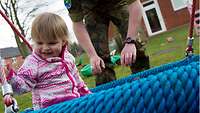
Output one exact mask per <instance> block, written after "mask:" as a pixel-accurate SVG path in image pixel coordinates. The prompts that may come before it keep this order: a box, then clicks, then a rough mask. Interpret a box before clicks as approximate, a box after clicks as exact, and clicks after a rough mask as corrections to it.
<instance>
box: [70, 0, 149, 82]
mask: <svg viewBox="0 0 200 113" xmlns="http://www.w3.org/2000/svg"><path fill="white" fill-rule="evenodd" d="M71 2H72V4H71V5H72V7H71V8H70V9H69V14H70V17H71V19H72V21H73V25H74V31H75V34H76V36H77V39H78V41H79V43H80V44H81V46H82V47H83V48H84V49H85V50H86V52H87V53H88V55H89V57H90V61H91V64H92V67H93V70H94V71H95V72H96V73H97V74H96V85H100V84H103V83H106V82H110V81H112V80H115V79H116V76H115V71H114V70H113V67H112V66H111V65H110V64H111V59H110V54H109V53H110V52H109V47H108V27H109V22H110V21H112V22H113V23H114V24H115V25H116V26H117V28H118V31H119V33H120V34H121V37H122V38H123V39H124V40H125V39H126V37H131V38H132V39H133V40H136V39H137V37H138V36H137V34H138V27H139V26H140V23H141V17H142V16H141V15H142V14H141V7H140V4H139V1H136V0H72V1H71ZM89 38H90V39H91V41H92V44H93V45H94V47H95V50H96V52H97V54H98V56H100V57H101V58H99V57H98V56H97V54H96V52H95V50H94V48H93V46H92V44H91V41H90V40H89ZM136 48H137V51H136ZM136 53H137V60H136ZM102 59H103V61H104V62H103V61H102ZM135 60H136V61H135ZM104 63H105V64H104ZM102 64H103V65H102ZM121 64H122V65H127V66H128V65H130V64H131V70H132V72H133V73H136V72H138V71H142V70H145V69H148V68H149V58H148V56H146V55H145V52H144V49H143V45H142V44H141V42H139V41H136V44H133V43H131V44H125V45H124V48H123V49H122V52H121ZM101 66H103V67H105V68H104V69H102V68H101ZM98 72H101V73H98Z"/></svg>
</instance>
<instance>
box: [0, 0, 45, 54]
mask: <svg viewBox="0 0 200 113" xmlns="http://www.w3.org/2000/svg"><path fill="white" fill-rule="evenodd" d="M22 2H23V4H24V6H23V5H22ZM31 2H32V0H26V1H24V0H3V1H2V0H0V8H1V9H2V10H3V11H4V13H5V15H6V16H7V17H8V18H9V19H10V20H11V21H12V23H13V24H14V25H15V27H16V28H17V29H18V30H19V32H20V33H21V34H22V35H23V36H24V37H26V35H27V33H28V30H29V27H28V26H27V24H28V23H29V22H30V20H31V18H33V17H34V12H36V11H37V10H38V9H39V8H40V7H42V6H45V5H46V2H44V3H42V4H36V5H35V6H34V7H27V5H26V4H31ZM19 6H20V7H19ZM20 14H21V15H23V16H21V18H20V16H19V15H20ZM14 37H15V40H16V43H17V46H18V48H19V51H20V53H21V55H22V56H23V57H26V56H27V55H28V54H29V53H30V51H29V49H28V47H27V45H26V44H25V43H24V42H23V41H22V40H21V39H20V38H19V37H18V36H17V34H16V33H14Z"/></svg>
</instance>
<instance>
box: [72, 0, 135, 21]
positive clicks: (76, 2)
mask: <svg viewBox="0 0 200 113" xmlns="http://www.w3.org/2000/svg"><path fill="white" fill-rule="evenodd" d="M134 1H135V0H72V1H71V2H72V6H71V8H70V9H69V13H70V17H71V19H72V21H74V22H79V21H82V20H83V18H84V16H86V15H88V14H89V13H90V12H91V11H93V12H94V11H95V12H97V13H103V12H105V11H109V10H116V9H119V8H122V7H123V6H126V5H128V4H131V3H132V2H134Z"/></svg>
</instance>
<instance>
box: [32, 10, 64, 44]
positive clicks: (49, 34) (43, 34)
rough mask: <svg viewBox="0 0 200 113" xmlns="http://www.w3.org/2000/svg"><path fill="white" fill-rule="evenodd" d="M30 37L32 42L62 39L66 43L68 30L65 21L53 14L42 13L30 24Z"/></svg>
mask: <svg viewBox="0 0 200 113" xmlns="http://www.w3.org/2000/svg"><path fill="white" fill-rule="evenodd" d="M31 37H32V39H33V40H38V39H39V40H41V39H42V40H55V39H62V40H64V41H66V43H68V41H67V40H68V29H67V25H66V23H65V21H64V20H63V19H62V18H61V17H60V16H58V15H56V14H53V13H48V12H46V13H42V14H40V15H38V16H37V17H36V18H35V20H34V21H33V23H32V28H31Z"/></svg>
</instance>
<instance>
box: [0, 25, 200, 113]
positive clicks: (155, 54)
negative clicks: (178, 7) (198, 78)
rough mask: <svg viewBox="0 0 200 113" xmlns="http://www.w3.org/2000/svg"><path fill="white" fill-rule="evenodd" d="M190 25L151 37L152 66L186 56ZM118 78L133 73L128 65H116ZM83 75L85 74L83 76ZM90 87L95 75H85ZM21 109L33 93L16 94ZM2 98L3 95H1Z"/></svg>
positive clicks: (28, 104)
mask: <svg viewBox="0 0 200 113" xmlns="http://www.w3.org/2000/svg"><path fill="white" fill-rule="evenodd" d="M187 32H188V25H184V26H181V27H179V28H176V29H174V30H172V31H169V32H165V33H163V34H160V35H157V36H153V37H150V38H149V42H148V45H147V54H148V55H149V56H150V65H151V68H153V67H155V66H160V65H162V64H166V63H170V62H174V61H177V60H180V59H183V58H184V57H185V49H186V42H187V34H188V33H187ZM168 37H172V38H173V41H172V42H167V38H168ZM194 53H195V54H199V37H195V39H194ZM83 59H84V60H83V64H88V62H89V60H88V58H87V56H86V54H84V55H83ZM115 71H116V75H117V78H118V79H120V78H123V77H126V76H128V75H130V74H131V72H130V70H129V68H128V67H123V66H116V67H115ZM82 77H83V76H82ZM83 79H84V81H85V82H86V83H87V85H88V87H89V88H93V87H95V81H94V80H95V78H94V77H83ZM16 99H17V100H18V104H19V107H20V110H21V111H23V109H25V108H27V107H31V95H30V94H25V95H22V96H16ZM0 100H2V96H1V97H0ZM3 109H4V106H3V104H2V103H0V113H3Z"/></svg>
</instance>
